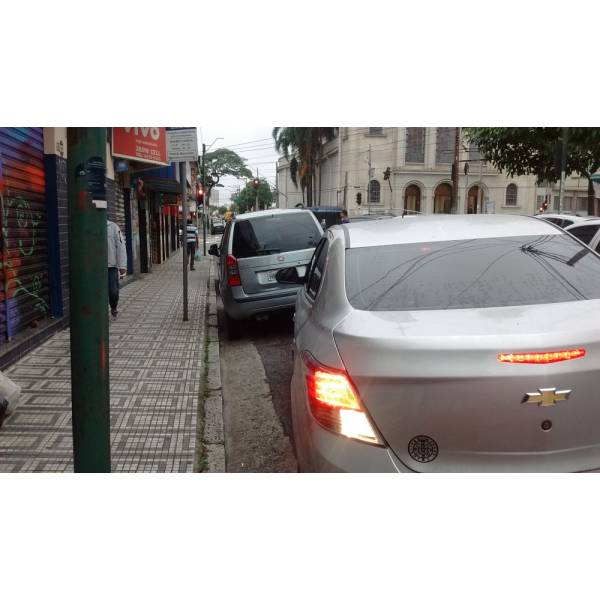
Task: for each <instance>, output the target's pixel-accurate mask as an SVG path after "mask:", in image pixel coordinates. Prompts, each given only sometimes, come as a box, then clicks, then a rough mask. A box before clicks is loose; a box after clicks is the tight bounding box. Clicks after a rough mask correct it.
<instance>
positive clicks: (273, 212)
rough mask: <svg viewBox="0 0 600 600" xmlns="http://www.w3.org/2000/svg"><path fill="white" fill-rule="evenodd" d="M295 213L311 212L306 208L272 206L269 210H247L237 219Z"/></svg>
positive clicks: (243, 219)
mask: <svg viewBox="0 0 600 600" xmlns="http://www.w3.org/2000/svg"><path fill="white" fill-rule="evenodd" d="M294 213H309V214H312V213H311V212H310V211H307V210H305V209H304V208H270V209H269V210H256V211H254V212H247V213H243V214H241V215H236V217H235V220H236V221H245V220H246V219H258V218H259V217H273V216H275V215H291V214H294Z"/></svg>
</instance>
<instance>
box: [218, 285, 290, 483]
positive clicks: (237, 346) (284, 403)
mask: <svg viewBox="0 0 600 600" xmlns="http://www.w3.org/2000/svg"><path fill="white" fill-rule="evenodd" d="M213 284H214V282H213ZM218 304H219V329H220V336H219V337H220V352H221V380H222V385H223V412H224V426H225V453H226V464H227V471H228V472H254V473H256V472H294V471H297V464H296V459H295V455H294V450H293V441H292V423H291V415H290V390H289V382H290V377H291V375H292V347H291V340H292V335H293V321H292V314H291V313H289V312H288V313H281V314H275V315H271V316H269V317H268V318H266V319H264V320H260V321H248V322H247V323H246V324H245V330H244V335H243V336H242V338H241V339H239V340H235V341H229V340H228V339H227V337H226V336H225V335H224V334H223V326H222V322H223V312H222V310H223V309H222V304H221V303H220V301H219V302H218Z"/></svg>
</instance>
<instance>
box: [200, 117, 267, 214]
mask: <svg viewBox="0 0 600 600" xmlns="http://www.w3.org/2000/svg"><path fill="white" fill-rule="evenodd" d="M272 130H273V127H272V126H266V127H252V126H234V125H210V126H207V127H202V126H198V145H199V147H200V152H202V143H205V144H206V147H207V149H208V147H209V146H210V145H211V144H212V143H213V141H214V140H215V139H216V138H224V139H222V140H217V141H216V142H215V143H214V145H213V146H212V147H211V150H215V149H217V148H231V149H232V150H235V152H237V153H238V154H239V155H240V156H242V157H243V158H245V159H246V160H247V163H246V164H247V165H248V167H249V168H250V170H251V171H252V173H253V174H256V170H257V169H258V174H259V176H260V177H265V178H266V179H267V180H268V181H269V183H270V184H271V185H274V184H275V162H276V161H277V152H275V148H274V146H273V138H272V136H271V131H272ZM221 183H223V185H224V186H225V187H223V188H219V203H220V204H223V203H227V202H229V196H230V195H231V192H233V191H235V190H236V189H237V187H238V186H243V185H244V182H243V180H240V181H238V180H236V179H235V178H234V177H227V178H225V179H223V180H222V181H221Z"/></svg>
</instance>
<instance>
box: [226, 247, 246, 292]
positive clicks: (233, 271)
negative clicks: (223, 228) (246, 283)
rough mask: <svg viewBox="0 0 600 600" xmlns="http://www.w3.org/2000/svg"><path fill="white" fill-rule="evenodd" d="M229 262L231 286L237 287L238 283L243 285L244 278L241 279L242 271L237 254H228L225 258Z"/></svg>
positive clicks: (229, 281)
mask: <svg viewBox="0 0 600 600" xmlns="http://www.w3.org/2000/svg"><path fill="white" fill-rule="evenodd" d="M225 262H226V264H227V283H228V284H229V287H236V286H238V285H242V280H241V279H240V271H239V269H238V263H237V259H236V258H235V256H232V255H231V254H228V255H227V258H226V259H225Z"/></svg>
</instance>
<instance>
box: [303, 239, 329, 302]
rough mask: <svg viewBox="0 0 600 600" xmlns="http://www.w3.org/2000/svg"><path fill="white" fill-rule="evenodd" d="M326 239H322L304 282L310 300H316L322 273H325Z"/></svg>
mask: <svg viewBox="0 0 600 600" xmlns="http://www.w3.org/2000/svg"><path fill="white" fill-rule="evenodd" d="M328 243H329V242H328V241H327V239H325V238H324V239H323V240H322V241H321V243H320V244H319V246H318V247H317V249H316V250H315V254H314V257H313V260H312V261H311V265H310V267H309V268H310V270H309V273H308V279H307V282H306V292H307V294H308V295H309V296H310V297H311V298H316V297H317V294H318V293H319V289H320V287H321V281H323V271H325V260H326V258H327V249H328Z"/></svg>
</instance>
